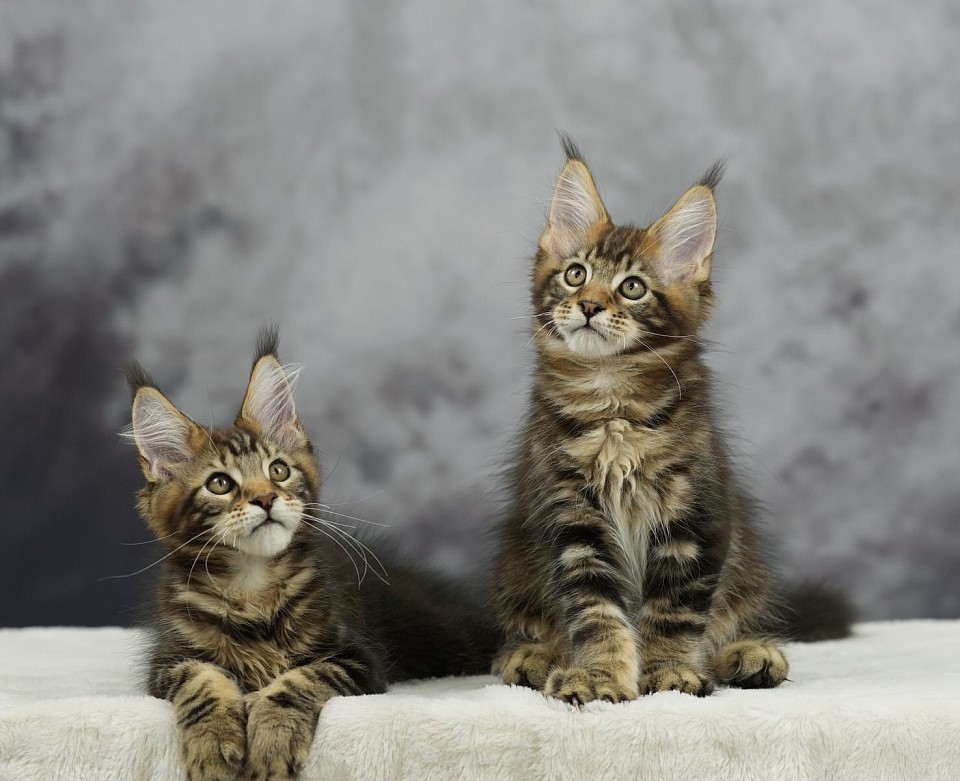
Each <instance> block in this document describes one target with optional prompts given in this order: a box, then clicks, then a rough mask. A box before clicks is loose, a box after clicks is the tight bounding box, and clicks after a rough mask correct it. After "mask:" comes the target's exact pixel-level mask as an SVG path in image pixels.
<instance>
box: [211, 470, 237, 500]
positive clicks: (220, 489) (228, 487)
mask: <svg viewBox="0 0 960 781" xmlns="http://www.w3.org/2000/svg"><path fill="white" fill-rule="evenodd" d="M207 490H208V491H209V492H210V493H212V494H216V495H217V496H223V495H224V494H228V493H230V492H231V491H232V490H233V478H232V477H230V475H225V474H224V473H223V472H217V473H216V474H215V475H212V476H211V477H210V479H209V480H207Z"/></svg>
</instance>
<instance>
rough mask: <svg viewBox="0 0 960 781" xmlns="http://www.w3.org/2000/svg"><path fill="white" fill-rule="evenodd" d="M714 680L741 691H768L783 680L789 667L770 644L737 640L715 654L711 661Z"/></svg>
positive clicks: (777, 649) (778, 651)
mask: <svg viewBox="0 0 960 781" xmlns="http://www.w3.org/2000/svg"><path fill="white" fill-rule="evenodd" d="M713 666H714V669H715V670H716V673H717V678H718V679H719V680H720V681H721V682H722V683H726V684H727V685H729V686H736V687H739V688H741V689H772V688H773V687H774V686H779V685H780V684H781V683H783V681H784V680H786V677H787V673H788V672H789V669H790V668H789V665H788V664H787V660H786V658H785V657H784V655H783V653H782V652H781V651H780V649H779V648H777V647H776V646H775V645H773V643H764V642H761V641H758V640H740V641H738V642H736V643H731V644H730V645H728V646H725V647H724V648H721V649H720V651H718V652H717V655H716V657H715V658H714V660H713Z"/></svg>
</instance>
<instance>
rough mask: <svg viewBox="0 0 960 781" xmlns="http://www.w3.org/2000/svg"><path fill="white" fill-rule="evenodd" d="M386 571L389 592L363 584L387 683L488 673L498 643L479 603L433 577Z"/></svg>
mask: <svg viewBox="0 0 960 781" xmlns="http://www.w3.org/2000/svg"><path fill="white" fill-rule="evenodd" d="M389 571H390V585H389V586H384V585H383V584H381V583H376V584H371V588H369V589H367V588H366V585H367V584H364V586H365V588H364V591H365V592H366V595H367V596H366V599H367V602H368V604H367V611H368V620H370V621H371V623H372V624H373V625H374V627H375V630H376V634H377V635H378V637H379V640H380V642H381V643H382V644H383V646H384V650H385V651H386V653H387V657H388V659H387V662H388V669H387V676H388V678H389V679H390V681H391V682H393V681H400V680H405V679H408V678H437V677H441V676H446V675H479V674H485V673H489V672H490V660H491V659H492V658H493V656H494V653H495V652H496V651H497V649H498V648H499V646H500V644H501V643H502V638H501V634H500V631H499V630H498V629H497V627H496V626H495V624H494V622H493V620H492V616H491V615H490V611H489V610H488V609H487V608H486V606H485V605H484V602H483V600H481V599H479V598H477V597H475V596H474V595H472V594H469V593H466V591H467V590H466V589H465V588H464V586H462V585H461V584H455V583H453V582H450V581H446V580H444V579H443V578H440V577H438V576H435V575H432V574H428V573H424V572H418V571H415V570H413V569H411V568H407V567H400V566H396V565H395V566H393V567H391V568H390V570H389Z"/></svg>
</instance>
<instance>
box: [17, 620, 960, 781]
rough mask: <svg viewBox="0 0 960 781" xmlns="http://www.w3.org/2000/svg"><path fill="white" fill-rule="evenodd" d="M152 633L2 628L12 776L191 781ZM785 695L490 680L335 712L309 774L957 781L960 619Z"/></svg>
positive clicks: (796, 669)
mask: <svg viewBox="0 0 960 781" xmlns="http://www.w3.org/2000/svg"><path fill="white" fill-rule="evenodd" d="M137 637H138V635H137V633H136V632H135V631H134V630H123V629H5V630H0V779H2V780H3V781H8V780H11V781H13V780H15V781H27V780H31V781H32V780H33V779H36V780H37V781H53V779H65V780H66V779H69V781H82V780H83V779H96V781H106V780H107V779H122V781H130V780H131V779H181V778H183V777H184V776H183V773H182V772H181V770H180V767H179V764H178V759H177V740H176V733H175V730H174V723H173V712H172V710H171V707H170V705H169V704H168V703H166V702H162V701H160V700H155V699H152V698H150V697H147V696H144V695H141V694H138V693H137V688H136V676H135V673H134V667H133V665H132V663H131V659H132V653H133V648H134V647H135V645H136V640H137ZM788 655H789V656H790V659H791V663H792V671H791V675H790V677H791V680H790V681H789V682H787V683H785V684H783V686H781V687H780V688H779V689H775V690H771V691H736V690H720V691H718V692H717V693H716V694H714V695H713V696H712V697H709V698H706V699H702V700H701V699H696V698H694V697H690V696H688V695H681V694H677V693H673V692H668V693H663V694H657V695H654V696H651V697H644V698H642V699H640V700H638V701H636V702H632V703H629V704H623V705H610V704H606V703H593V704H591V705H589V706H587V707H585V708H583V710H582V711H577V710H575V709H574V708H572V707H569V706H566V705H563V704H561V703H559V702H556V701H552V700H547V699H545V698H543V697H542V696H540V695H539V694H537V693H535V692H533V691H530V690H527V689H519V688H512V687H506V686H502V685H498V684H496V683H495V680H494V679H493V678H488V677H482V676H481V677H475V678H459V679H442V680H433V681H418V682H413V683H409V684H404V685H400V686H397V687H396V688H394V689H393V690H392V691H391V692H390V693H388V694H385V695H380V696H369V697H348V698H337V699H335V700H333V701H331V702H330V703H329V704H328V705H327V707H326V708H325V709H324V711H323V714H322V716H321V718H320V724H319V727H318V730H317V736H316V740H315V742H314V745H313V750H312V752H311V755H310V759H309V762H308V765H307V768H306V770H305V772H304V774H303V777H304V779H306V780H307V781H312V780H313V779H343V780H346V779H351V780H353V779H357V780H359V781H371V780H372V779H394V778H398V779H399V778H411V779H421V778H422V779H487V778H490V779H518V781H533V780H539V779H594V778H596V779H658V780H660V779H704V781H716V780H717V779H727V778H736V779H739V778H745V779H762V780H763V781H770V780H771V779H820V778H829V779H838V781H840V780H842V781H854V780H855V779H864V780H865V781H878V779H924V781H928V780H929V779H960V622H946V621H903V622H890V623H869V624H861V625H859V626H858V627H857V630H856V634H855V636H854V637H853V638H852V639H848V640H842V641H837V642H829V643H819V644H814V645H793V646H790V647H788Z"/></svg>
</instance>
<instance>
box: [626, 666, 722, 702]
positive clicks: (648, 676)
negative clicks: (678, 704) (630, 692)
mask: <svg viewBox="0 0 960 781" xmlns="http://www.w3.org/2000/svg"><path fill="white" fill-rule="evenodd" d="M713 689H714V684H713V681H712V680H710V679H709V678H708V677H707V676H705V675H704V674H703V673H700V672H698V671H697V670H694V669H693V668H692V667H688V666H687V665H685V664H669V663H666V664H655V665H650V666H649V667H647V668H645V669H644V671H643V674H642V675H641V677H640V691H641V692H642V693H643V694H654V693H655V692H664V691H678V692H683V693H684V694H693V695H696V696H697V697H706V696H708V695H710V694H712V693H713Z"/></svg>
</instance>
